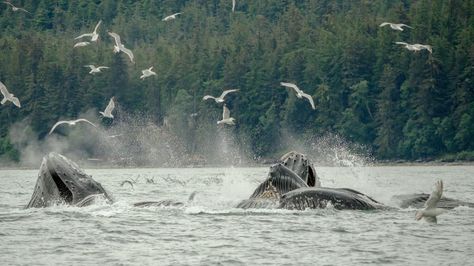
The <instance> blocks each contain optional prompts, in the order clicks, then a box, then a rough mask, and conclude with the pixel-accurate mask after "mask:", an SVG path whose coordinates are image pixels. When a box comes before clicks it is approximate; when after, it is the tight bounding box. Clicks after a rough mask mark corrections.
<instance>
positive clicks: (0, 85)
mask: <svg viewBox="0 0 474 266" xmlns="http://www.w3.org/2000/svg"><path fill="white" fill-rule="evenodd" d="M0 92H1V93H2V94H3V99H2V101H1V102H0V103H1V104H2V105H4V104H5V103H6V102H7V101H10V102H12V103H13V104H14V105H16V107H18V108H20V107H21V104H20V100H18V98H17V97H15V95H13V93H10V92H9V91H8V89H7V86H5V85H4V84H3V83H2V82H1V81H0Z"/></svg>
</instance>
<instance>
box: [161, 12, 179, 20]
mask: <svg viewBox="0 0 474 266" xmlns="http://www.w3.org/2000/svg"><path fill="white" fill-rule="evenodd" d="M177 15H181V12H178V13H174V14H173V15H169V16H167V17H165V18H164V19H162V20H161V21H168V20H172V19H176V16H177Z"/></svg>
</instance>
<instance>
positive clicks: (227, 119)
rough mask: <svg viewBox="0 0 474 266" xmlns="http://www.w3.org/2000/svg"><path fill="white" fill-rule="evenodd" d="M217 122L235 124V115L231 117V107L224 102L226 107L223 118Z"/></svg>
mask: <svg viewBox="0 0 474 266" xmlns="http://www.w3.org/2000/svg"><path fill="white" fill-rule="evenodd" d="M217 124H218V125H220V124H227V125H231V126H233V125H235V119H234V118H233V117H230V111H229V108H227V106H226V105H225V104H224V109H223V111H222V120H219V121H217Z"/></svg>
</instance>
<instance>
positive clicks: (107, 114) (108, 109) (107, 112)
mask: <svg viewBox="0 0 474 266" xmlns="http://www.w3.org/2000/svg"><path fill="white" fill-rule="evenodd" d="M114 108H115V102H114V97H112V98H110V101H109V104H108V105H107V107H105V110H104V111H103V112H99V113H100V114H101V115H102V116H104V117H107V118H114V115H113V114H112V111H113V110H114Z"/></svg>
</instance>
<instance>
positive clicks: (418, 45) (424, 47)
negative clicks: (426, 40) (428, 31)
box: [413, 43, 433, 54]
mask: <svg viewBox="0 0 474 266" xmlns="http://www.w3.org/2000/svg"><path fill="white" fill-rule="evenodd" d="M413 45H415V46H416V47H418V48H420V49H421V50H423V49H426V50H428V52H430V54H432V53H433V47H431V45H428V44H419V43H415V44H413Z"/></svg>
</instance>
